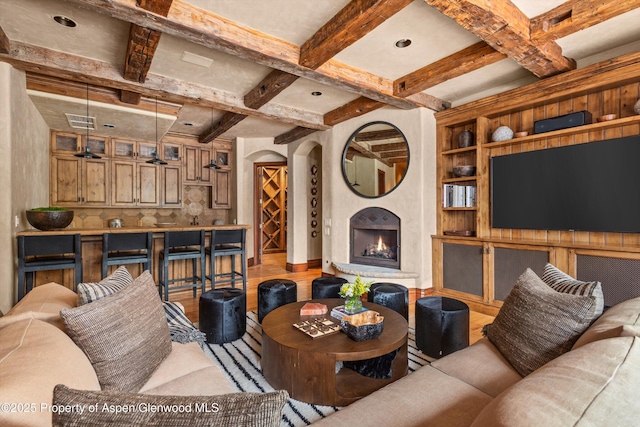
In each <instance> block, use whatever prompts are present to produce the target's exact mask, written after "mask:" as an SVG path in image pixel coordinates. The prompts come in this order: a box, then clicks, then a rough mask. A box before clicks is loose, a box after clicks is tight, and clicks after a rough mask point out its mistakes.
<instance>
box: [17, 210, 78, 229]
mask: <svg viewBox="0 0 640 427" xmlns="http://www.w3.org/2000/svg"><path fill="white" fill-rule="evenodd" d="M27 221H29V224H31V225H32V226H33V227H35V228H37V229H38V230H42V231H49V230H60V229H62V228H66V227H68V226H69V224H71V221H73V211H70V210H68V209H55V208H38V209H29V210H27Z"/></svg>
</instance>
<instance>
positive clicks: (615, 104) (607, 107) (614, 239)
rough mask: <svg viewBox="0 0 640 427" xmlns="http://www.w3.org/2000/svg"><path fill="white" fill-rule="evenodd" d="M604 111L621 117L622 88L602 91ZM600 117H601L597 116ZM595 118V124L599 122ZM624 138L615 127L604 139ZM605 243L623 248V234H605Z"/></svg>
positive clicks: (607, 131) (610, 129) (605, 131)
mask: <svg viewBox="0 0 640 427" xmlns="http://www.w3.org/2000/svg"><path fill="white" fill-rule="evenodd" d="M602 110H603V114H616V115H617V116H618V117H620V88H619V87H616V88H611V89H606V90H604V91H602ZM597 117H600V116H597ZM597 117H594V122H597ZM621 136H622V128H620V127H613V128H609V129H605V130H604V139H612V138H620V137H621ZM605 241H606V242H607V244H608V245H616V246H622V245H623V244H624V243H623V238H622V233H605Z"/></svg>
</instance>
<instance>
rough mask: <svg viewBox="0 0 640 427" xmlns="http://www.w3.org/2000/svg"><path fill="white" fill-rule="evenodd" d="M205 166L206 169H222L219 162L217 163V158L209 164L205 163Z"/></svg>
mask: <svg viewBox="0 0 640 427" xmlns="http://www.w3.org/2000/svg"><path fill="white" fill-rule="evenodd" d="M203 168H205V169H220V166H218V164H217V163H216V161H215V160H213V159H211V162H210V163H209V164H208V165H204V166H203Z"/></svg>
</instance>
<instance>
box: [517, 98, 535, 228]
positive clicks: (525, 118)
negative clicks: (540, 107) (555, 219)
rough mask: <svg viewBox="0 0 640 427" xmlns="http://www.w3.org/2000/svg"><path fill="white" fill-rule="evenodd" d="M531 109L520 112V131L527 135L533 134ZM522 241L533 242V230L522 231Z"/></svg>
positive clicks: (528, 148) (531, 144)
mask: <svg viewBox="0 0 640 427" xmlns="http://www.w3.org/2000/svg"><path fill="white" fill-rule="evenodd" d="M533 121H534V120H533V109H532V108H527V109H525V110H522V111H521V112H520V130H521V131H526V132H529V134H533ZM520 146H521V151H522V152H527V151H531V150H533V149H534V148H535V143H534V142H533V141H528V142H524V143H522V144H520ZM521 236H522V239H523V240H534V238H535V237H534V232H533V230H522V234H521Z"/></svg>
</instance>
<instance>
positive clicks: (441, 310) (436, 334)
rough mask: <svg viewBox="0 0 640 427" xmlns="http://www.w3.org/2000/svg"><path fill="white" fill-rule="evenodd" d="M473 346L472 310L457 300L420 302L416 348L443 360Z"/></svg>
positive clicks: (417, 304) (435, 298) (444, 299)
mask: <svg viewBox="0 0 640 427" xmlns="http://www.w3.org/2000/svg"><path fill="white" fill-rule="evenodd" d="M468 346H469V306H467V304H465V303H463V302H462V301H458V300H456V299H453V298H447V297H424V298H420V299H418V300H416V347H418V349H419V350H421V351H422V352H423V353H424V354H426V355H427V356H430V357H434V358H436V359H437V358H440V357H442V356H446V355H447V354H451V353H453V352H454V351H458V350H461V349H463V348H465V347H468Z"/></svg>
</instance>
